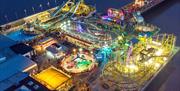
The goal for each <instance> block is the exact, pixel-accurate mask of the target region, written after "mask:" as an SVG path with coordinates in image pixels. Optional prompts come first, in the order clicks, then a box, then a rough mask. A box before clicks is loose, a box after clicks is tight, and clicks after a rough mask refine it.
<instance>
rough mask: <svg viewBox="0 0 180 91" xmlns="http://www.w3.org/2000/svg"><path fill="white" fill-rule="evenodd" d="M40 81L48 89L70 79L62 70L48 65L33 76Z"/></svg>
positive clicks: (55, 87)
mask: <svg viewBox="0 0 180 91" xmlns="http://www.w3.org/2000/svg"><path fill="white" fill-rule="evenodd" d="M49 74H50V75H49ZM35 79H37V80H38V81H39V82H40V83H42V84H44V85H45V86H47V88H49V89H50V90H56V89H57V88H58V87H59V86H61V85H63V84H64V83H65V82H67V81H68V80H70V79H71V77H70V76H69V75H67V74H65V73H64V72H63V71H60V70H57V69H56V68H54V67H50V68H48V69H46V70H44V71H42V72H41V73H39V74H37V75H36V76H35Z"/></svg>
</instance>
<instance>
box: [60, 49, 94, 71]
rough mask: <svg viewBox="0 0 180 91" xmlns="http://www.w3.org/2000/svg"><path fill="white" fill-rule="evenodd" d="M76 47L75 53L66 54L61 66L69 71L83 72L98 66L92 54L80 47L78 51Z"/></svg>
mask: <svg viewBox="0 0 180 91" xmlns="http://www.w3.org/2000/svg"><path fill="white" fill-rule="evenodd" d="M76 51H77V50H76V49H74V50H73V52H74V54H71V55H68V56H66V58H64V59H63V60H62V61H61V64H60V66H61V67H62V68H63V69H64V70H66V71H67V72H69V73H76V74H77V73H82V72H86V71H91V70H92V69H93V68H95V67H96V66H97V63H96V61H95V59H94V58H93V55H92V54H89V53H85V52H83V51H82V49H81V48H80V49H79V51H80V52H78V53H76Z"/></svg>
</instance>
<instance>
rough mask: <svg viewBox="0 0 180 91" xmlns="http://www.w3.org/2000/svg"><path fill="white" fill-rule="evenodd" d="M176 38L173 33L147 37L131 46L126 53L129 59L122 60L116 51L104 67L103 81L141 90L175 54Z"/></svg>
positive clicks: (116, 85)
mask: <svg viewBox="0 0 180 91" xmlns="http://www.w3.org/2000/svg"><path fill="white" fill-rule="evenodd" d="M175 40H176V37H175V36H174V35H171V34H159V35H155V36H154V37H150V38H145V40H141V41H140V42H139V43H137V44H135V45H133V46H134V47H130V48H131V50H130V51H127V52H128V53H127V54H126V58H128V60H126V59H125V60H122V58H121V57H118V56H119V55H120V54H119V53H118V52H115V56H116V57H115V58H114V59H112V61H109V63H108V64H107V65H106V66H105V67H104V70H103V73H102V82H105V83H106V84H108V85H109V86H110V87H114V88H119V89H123V90H125V91H126V90H127V91H129V90H130V91H136V90H141V88H142V87H143V86H144V85H145V84H146V83H147V81H148V80H149V79H151V77H153V76H154V75H155V73H156V72H157V71H158V70H159V69H160V68H161V67H163V65H164V64H166V63H167V62H168V59H167V58H168V57H171V56H172V55H173V54H174V50H173V49H174V46H175ZM128 50H129V49H128Z"/></svg>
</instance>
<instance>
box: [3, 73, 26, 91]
mask: <svg viewBox="0 0 180 91" xmlns="http://www.w3.org/2000/svg"><path fill="white" fill-rule="evenodd" d="M27 76H28V74H27V73H23V72H17V73H15V74H13V75H12V76H11V77H10V78H8V79H6V80H3V81H0V88H1V89H0V90H1V91H3V90H6V89H8V88H9V87H11V86H12V85H14V84H17V83H18V82H20V81H21V80H23V79H25V78H26V77H27ZM11 91H12V90H11Z"/></svg>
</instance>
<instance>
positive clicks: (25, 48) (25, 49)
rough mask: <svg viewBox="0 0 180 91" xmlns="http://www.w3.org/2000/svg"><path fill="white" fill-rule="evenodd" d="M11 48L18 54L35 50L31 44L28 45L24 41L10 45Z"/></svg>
mask: <svg viewBox="0 0 180 91" xmlns="http://www.w3.org/2000/svg"><path fill="white" fill-rule="evenodd" d="M10 49H11V50H12V51H14V52H15V53H16V54H21V55H24V54H26V53H28V52H31V51H32V50H33V48H32V47H31V46H28V45H26V44H24V43H19V44H15V45H12V46H11V47H10Z"/></svg>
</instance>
